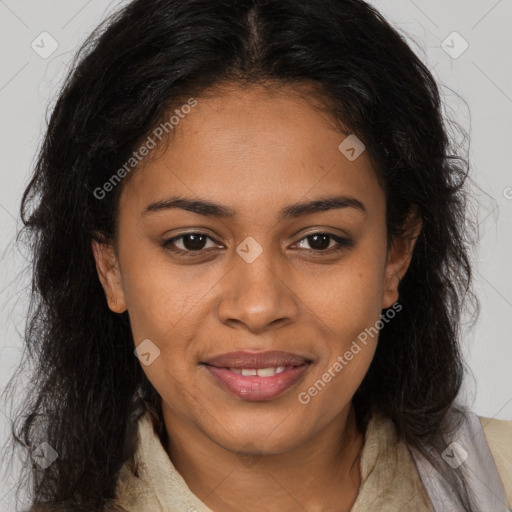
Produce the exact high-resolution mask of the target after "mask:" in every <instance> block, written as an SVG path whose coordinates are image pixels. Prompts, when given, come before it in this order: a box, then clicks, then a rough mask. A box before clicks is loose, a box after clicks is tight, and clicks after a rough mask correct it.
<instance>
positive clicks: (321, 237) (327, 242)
mask: <svg viewBox="0 0 512 512" xmlns="http://www.w3.org/2000/svg"><path fill="white" fill-rule="evenodd" d="M304 241H307V243H308V245H309V248H310V250H312V251H317V252H329V253H330V252H333V251H331V250H330V249H332V248H333V247H334V251H337V250H341V249H343V248H344V247H352V246H353V245H354V244H353V242H352V241H351V240H349V239H347V238H342V237H339V236H336V235H333V234H331V233H313V234H310V235H308V236H305V237H304V238H303V239H302V240H300V241H299V242H298V243H299V245H300V244H303V243H304ZM331 242H334V244H333V245H331ZM336 244H337V245H338V247H336ZM305 248H306V249H307V247H305Z"/></svg>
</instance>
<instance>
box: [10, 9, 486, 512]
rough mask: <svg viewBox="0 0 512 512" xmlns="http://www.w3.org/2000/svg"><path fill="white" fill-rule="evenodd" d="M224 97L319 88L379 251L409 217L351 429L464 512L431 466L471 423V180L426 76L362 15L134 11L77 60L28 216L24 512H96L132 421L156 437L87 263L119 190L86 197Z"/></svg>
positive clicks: (450, 475) (148, 394)
mask: <svg viewBox="0 0 512 512" xmlns="http://www.w3.org/2000/svg"><path fill="white" fill-rule="evenodd" d="M227 83H237V84H238V85H244V84H248V85H250V84H255V83H259V84H263V85H267V86H268V87H279V86H292V87H293V86H296V85H300V84H311V85H313V86H314V89H312V90H314V91H316V92H315V93H314V94H315V95H316V96H317V98H321V99H322V100H324V102H325V103H324V104H325V105H328V106H329V107H328V109H329V113H330V115H331V117H332V119H334V120H335V121H337V122H340V126H343V127H345V128H346V129H348V130H350V133H354V134H356V135H357V137H359V138H360V139H361V140H362V141H363V142H364V144H365V146H366V150H367V152H368V154H369V155H370V157H371V159H372V161H373V162H375V165H376V168H377V169H378V177H379V180H380V181H381V183H382V184H383V185H384V190H385V193H386V202H387V212H386V221H387V229H388V244H391V243H392V242H393V240H394V239H396V238H397V237H405V236H407V232H406V230H405V226H406V219H407V218H408V214H409V213H410V212H411V211H414V210H415V211H417V213H418V215H419V217H420V218H421V221H422V231H421V233H420V235H419V238H418V239H417V242H416V246H415V249H414V253H413V257H412V261H411V264H410V267H409V270H408V272H407V273H406V275H405V276H404V278H403V279H402V281H401V282H400V285H399V295H400V304H401V305H402V307H403V312H402V313H401V314H400V315H397V316H396V318H395V319H394V320H393V321H392V322H389V323H388V324H387V325H385V327H383V328H382V330H381V332H380V335H379V343H378V347H377V351H376V354H375V357H374V360H373V362H372V364H371V366H370V368H369V371H368V372H367V374H366V376H365V378H364V380H363V382H362V384H361V386H360V387H359V389H358V390H357V392H356V394H355V395H354V397H353V403H354V407H355V410H356V417H357V421H358V424H359V425H360V427H361V428H364V427H365V425H366V424H367V422H368V419H369V417H370V416H371V414H373V412H375V411H379V412H381V413H383V414H384V415H385V416H387V417H389V418H391V419H392V420H393V422H394V424H395V425H396V428H397V432H398V435H399V437H400V439H403V440H404V441H405V442H406V443H407V444H408V446H410V447H412V448H414V449H417V450H419V451H420V452H421V453H423V454H424V455H425V456H426V457H428V458H429V460H431V462H432V464H434V466H435V467H436V468H437V469H438V470H439V471H440V472H441V474H443V475H444V477H445V478H446V479H447V481H448V482H449V484H450V485H451V487H452V489H454V490H455V492H456V494H457V496H458V497H459V499H460V502H461V506H463V507H464V510H467V511H471V512H475V511H476V509H475V508H474V505H473V504H472V499H471V495H470V493H469V491H468V488H467V485H466V483H465V482H466V480H465V477H464V473H463V470H462V467H461V468H459V469H457V470H452V469H450V470H449V471H448V470H447V469H445V468H446V464H444V462H442V461H440V457H439V454H440V452H442V451H443V450H444V448H445V447H446V445H447V444H448V443H447V439H448V437H449V435H450V433H451V432H453V429H454V428H455V427H456V425H458V423H459V422H460V420H461V417H462V413H463V412H465V410H466V409H465V408H464V407H463V406H462V405H461V404H459V403H458V399H457V397H458V394H459V390H460V387H461V383H462V380H463V375H464V363H463V361H462V357H461V353H460V348H459V336H460V325H461V316H462V312H463V310H464V308H465V307H466V306H467V305H468V304H470V305H472V306H473V310H474V311H476V313H477V315H478V310H479V305H478V300H477V298H476V297H475V295H474V293H473V292H472V289H471V283H472V270H471V268H472V267H471V259H470V245H471V244H472V243H473V240H472V236H471V234H472V233H471V229H470V228H471V227H474V224H472V221H471V220H470V216H469V213H470V212H469V208H468V197H469V195H468V191H467V178H468V173H469V165H468V162H467V159H466V158H464V157H463V156H461V155H460V154H459V149H458V147H455V144H454V141H453V140H452V137H451V135H450V133H451V131H450V128H451V127H453V126H458V125H456V124H455V123H454V122H453V121H447V119H446V118H445V116H444V115H443V111H442V107H443V105H442V101H441V98H440V92H439V88H438V85H437V84H436V81H435V79H434V78H433V76H432V74H431V72H430V71H429V70H428V68H427V67H426V66H425V64H423V63H422V62H421V60H420V59H419V58H418V56H417V55H416V54H415V53H414V51H413V50H412V49H411V47H410V46H409V44H408V43H407V42H406V39H405V38H404V37H403V36H402V35H400V34H399V32H398V31H397V30H396V29H395V28H393V27H392V26H391V25H390V24H389V23H388V22H387V21H386V20H385V19H384V17H383V16H382V15H381V14H380V13H379V12H377V11H376V10H375V9H374V8H373V7H371V6H370V5H368V4H367V3H365V2H364V1H362V0H216V1H212V0H135V1H132V2H130V3H129V4H127V5H126V6H125V7H123V8H121V9H119V10H118V11H116V12H115V13H114V14H112V15H111V16H110V17H109V18H107V19H106V20H105V21H104V22H103V23H102V24H101V25H100V26H99V27H98V28H97V29H96V30H95V31H94V32H93V33H92V34H91V35H90V37H89V38H88V39H87V41H86V42H85V43H84V44H83V46H82V47H81V48H80V50H79V51H78V53H77V54H76V56H75V60H74V61H73V64H72V67H71V70H70V71H69V74H68V76H67V78H66V80H65V82H64V85H63V87H62V90H61V91H60V93H59V95H58V98H57V100H56V103H55V105H54V107H53V109H52V113H51V117H50V119H49V121H48V129H47V133H46V136H45V138H44V141H43V143H42V146H41V149H40V153H39V156H38V160H37V164H36V166H35V171H34V174H33V176H32V178H31V180H30V182H29V184H28V186H27V188H26V190H25V193H24V196H23V199H22V204H21V217H22V220H23V223H24V227H23V229H22V230H21V231H20V233H19V240H20V241H22V242H24V243H25V244H26V246H28V247H29V249H30V253H31V254H32V256H33V261H32V265H33V281H32V291H31V302H30V308H29V316H28V320H27V324H26V331H25V343H26V349H25V356H24V358H23V362H22V364H23V365H28V364H29V363H30V364H32V365H33V366H34V371H33V373H32V380H31V382H30V384H29V389H28V392H27V395H26V397H25V398H24V403H23V406H22V409H20V411H19V413H18V414H17V416H16V419H15V421H14V422H13V426H12V434H13V438H14V440H13V443H12V444H13V445H14V446H17V447H19V446H21V447H23V449H24V450H25V452H29V451H31V450H33V449H34V447H36V446H38V445H39V444H40V443H41V442H42V441H47V442H48V443H49V444H50V445H51V446H52V447H53V448H54V449H55V450H56V451H57V453H58V454H59V457H58V459H57V460H56V461H55V462H54V463H53V464H52V465H51V466H50V467H48V468H47V469H44V470H43V469H41V468H40V467H38V466H37V465H36V464H32V467H31V468H29V469H28V470H27V475H26V476H27V477H29V478H30V484H31V485H30V488H31V496H32V498H33V504H34V505H37V506H38V507H41V508H37V510H49V508H45V506H48V507H49V506H51V504H59V505H61V506H64V507H67V508H65V510H73V511H86V510H87V511H89V510H90V511H100V510H102V509H103V508H104V506H105V505H106V504H107V503H108V501H109V499H112V498H113V497H114V495H115V486H116V479H117V476H118V474H119V471H120V468H121V466H122V465H123V463H124V462H125V461H126V460H128V459H129V458H130V457H131V456H132V455H133V453H134V449H135V437H134V436H135V432H136V430H135V425H136V421H135V420H136V419H137V418H138V417H139V416H140V414H142V413H143V412H144V411H150V412H151V413H152V414H153V415H154V418H155V421H156V424H157V425H159V428H160V429H163V421H162V417H161V408H160V397H159V396H158V394H157V393H156V391H155V389H154V388H153V387H152V385H151V383H150V382H149V381H148V379H147V378H146V376H145V374H144V372H143V371H142V369H141V366H140V363H139V361H138V359H137V358H136V357H135V356H134V353H133V351H134V341H133V338H132V334H131V331H130V325H129V321H128V313H127V312H125V313H123V314H115V313H113V312H112V311H110V310H109V308H108V307H107V304H106V300H105V294H104V291H103V289H102V287H101V285H100V282H99V279H98V276H97V272H96V267H95V261H94V258H93V254H92V250H91V240H93V239H94V240H98V241H105V240H110V241H112V240H113V241H115V239H116V229H117V228H116V226H117V206H118V199H119V194H120V191H121V190H122V184H121V185H120V186H118V187H116V188H115V190H113V191H112V193H110V194H108V195H107V196H106V198H104V199H102V200H98V199H97V197H95V194H94V191H95V190H97V188H98V187H101V186H102V185H103V184H104V183H105V182H107V181H108V180H109V179H110V178H111V176H112V175H113V173H114V172H115V170H116V169H119V168H120V167H121V166H122V165H123V163H124V162H126V161H127V159H128V158H129V157H130V155H131V154H132V152H133V151H134V149H136V148H137V145H138V144H139V143H140V141H141V140H143V139H144V138H146V137H147V136H148V134H150V133H151V132H152V130H154V128H155V127H156V126H158V125H159V123H160V122H161V120H162V119H164V117H165V116H166V114H167V113H168V112H169V111H171V110H172V109H174V108H176V107H178V106H180V105H182V102H183V98H190V97H198V96H200V95H201V94H205V93H208V92H211V91H215V87H216V86H221V85H223V84H227ZM341 123H342V124H341ZM448 123H451V125H450V126H449V125H448ZM134 172H137V170H134ZM477 315H476V316H477ZM452 411H453V414H452ZM160 434H162V432H161V431H160ZM427 443H428V444H429V445H430V446H433V447H434V450H433V451H432V450H430V449H427ZM29 460H30V459H29ZM34 510H35V508H34ZM59 510H61V509H59Z"/></svg>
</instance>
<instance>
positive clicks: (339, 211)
mask: <svg viewBox="0 0 512 512" xmlns="http://www.w3.org/2000/svg"><path fill="white" fill-rule="evenodd" d="M196 100H197V105H196V106H195V107H193V108H191V109H190V112H189V113H188V114H186V115H183V114H182V116H181V117H182V119H180V121H179V124H178V125H177V126H176V127H175V128H174V130H173V137H172V139H171V143H170V145H169V147H168V149H167V150H166V151H165V152H164V153H162V154H159V155H153V156H154V157H155V158H152V159H151V160H150V161H148V162H147V166H146V167H145V168H143V169H140V170H136V171H134V175H133V176H132V177H131V179H130V180H129V181H128V182H127V183H126V184H125V186H124V188H123V191H122V194H121V197H120V204H119V236H118V252H117V260H116V256H115V255H114V254H113V252H112V250H111V248H109V247H106V248H105V247H104V248H103V250H101V249H102V248H101V247H100V246H98V245H97V244H95V243H94V244H93V247H94V248H95V257H96V260H97V263H98V272H99V275H100V279H101V281H102V283H103V285H104V287H105V290H106V294H107V296H108V297H109V298H115V300H116V301H117V304H115V305H113V304H111V305H110V307H111V309H112V310H114V311H117V312H122V311H124V310H125V309H127V310H128V313H129V318H130V323H131V328H132V331H133V337H134V340H135V344H136V345H137V346H138V345H139V344H141V343H144V344H143V345H141V348H140V349H139V352H140V353H139V354H138V355H139V358H140V359H141V362H142V363H143V365H142V367H143V369H144V371H145V372H146V374H147V376H148V378H149V380H150V381H151V383H152V384H153V386H154V387H155V389H156V390H157V391H158V393H159V394H160V395H161V397H162V406H163V409H164V415H165V417H166V418H167V419H169V420H170V423H171V425H172V424H173V422H174V424H175V425H176V426H177V428H178V426H179V425H181V426H186V428H187V429H188V430H189V431H190V430H192V431H194V432H200V433H202V434H204V435H205V436H206V437H207V438H208V439H210V440H212V441H214V442H215V443H216V444H218V445H220V446H222V447H224V448H226V449H228V450H231V451H233V452H237V451H239V450H240V449H241V447H243V446H244V445H248V444H250V445H252V446H256V447H257V449H258V451H259V452H261V453H282V452H285V451H287V450H291V449H293V448H294V447H295V446H300V445H301V444H303V443H305V442H306V441H307V440H308V439H310V438H311V437H312V436H314V435H315V434H316V433H318V432H319V431H321V430H322V429H324V428H325V427H327V425H328V424H330V423H331V422H333V421H335V420H336V419H337V418H342V417H344V415H345V414H346V413H347V411H348V410H349V407H350V404H351V398H352V396H353V394H354V393H355V391H356V390H357V388H358V386H359V385H360V383H361V381H362V380H363V377H364V376H365V374H366V372H367V370H368V367H369V365H370V362H371V360H372V358H373V355H374V352H375V348H376V340H377V336H375V335H374V336H373V337H372V336H371V335H369V336H368V338H367V340H368V342H367V343H366V344H363V343H360V342H358V345H359V348H360V350H359V351H357V352H356V350H354V348H353V347H354V345H353V342H354V341H355V340H357V339H358V335H360V334H361V333H363V332H365V330H368V329H370V328H372V327H374V326H375V325H376V324H377V323H378V320H379V318H380V314H381V310H382V308H387V307H390V306H391V305H392V304H393V303H394V302H395V301H396V300H397V299H398V294H397V285H398V278H399V277H400V278H401V277H402V276H403V275H404V273H405V271H406V269H407V265H408V263H409V259H410V252H411V249H412V246H411V244H406V243H402V244H397V245H396V247H395V248H393V249H392V250H391V251H390V253H389V255H388V253H387V250H386V224H385V211H386V202H385V195H384V192H383V190H382V189H381V188H380V186H379V183H378V181H377V178H376V174H375V172H374V170H373V169H372V167H371V164H370V160H369V158H368V155H367V154H366V152H364V151H363V152H362V153H361V154H360V155H359V156H357V154H358V152H359V151H360V150H361V149H362V148H361V147H360V146H357V141H355V143H354V141H353V139H348V141H346V142H345V145H346V146H347V147H345V146H342V147H341V149H340V148H339V146H340V144H341V143H342V142H343V141H344V140H345V138H346V135H344V134H341V133H340V132H338V131H336V130H335V129H334V128H333V127H332V126H331V125H330V123H329V122H328V120H327V119H326V117H325V116H323V115H322V114H320V113H319V112H318V111H317V110H315V109H314V108H313V107H312V106H310V105H309V104H308V103H307V102H306V101H305V100H304V99H301V98H300V97H298V96H297V95H294V94H293V92H292V91H291V90H289V89H282V90H281V91H280V92H272V93H271V92H269V91H268V90H265V89H262V88H260V87H256V86H253V87H251V88H250V89H247V90H244V91H243V92H242V91H240V90H237V89H224V91H223V92H222V93H221V92H219V94H218V95H217V96H215V97H209V98H201V97H198V98H196ZM186 110H187V111H188V109H186ZM354 144H356V145H354ZM351 147H353V148H354V149H355V152H353V151H351V150H350V148H351ZM355 157H357V158H355ZM178 197H179V198H181V199H183V200H184V201H187V202H188V201H207V202H209V203H214V204H215V205H217V206H215V207H203V208H201V211H202V213H201V211H199V210H198V211H190V210H187V209H186V208H182V207H179V205H175V206H174V207H171V205H170V204H167V206H166V205H165V203H166V202H170V201H172V200H173V199H176V198H178ZM342 198H345V199H343V200H340V199H342ZM327 200H332V203H331V207H328V206H329V205H327V206H326V205H324V207H323V208H322V207H319V206H318V205H320V203H318V205H317V206H315V202H317V201H318V202H320V201H327ZM336 201H337V202H336ZM183 204H185V203H182V205H183ZM305 204H310V206H308V207H302V206H300V207H299V206H298V205H305ZM150 205H153V206H150ZM227 211H229V212H230V213H231V215H220V214H219V213H226V212H227ZM191 233H192V234H194V233H195V234H201V235H203V237H198V236H197V235H196V236H195V237H194V236H190V234H191ZM318 233H320V234H322V233H324V234H329V236H330V237H325V236H317V237H315V236H314V235H315V234H318ZM187 234H188V236H187ZM180 235H183V236H182V237H181V238H176V239H175V241H174V242H168V241H169V239H171V238H174V237H179V236H180ZM336 237H338V238H336ZM340 239H341V243H340ZM343 240H345V242H343ZM186 250H189V251H193V254H192V256H190V255H186V254H185V253H184V251H186ZM388 256H389V257H388ZM366 332H368V331H366ZM372 332H374V330H373V331H372ZM144 340H145V341H144ZM148 340H149V341H148ZM351 347H352V349H351ZM270 350H277V351H284V352H288V353H291V354H295V355H298V356H299V359H298V360H297V361H291V360H289V361H287V362H286V361H285V362H284V363H283V362H282V361H281V362H280V360H279V359H272V358H271V359H270V360H260V361H257V362H253V363H251V362H250V361H249V362H247V361H244V360H240V359H239V358H236V357H235V358H234V359H233V360H231V361H228V362H226V361H224V362H222V361H220V363H219V362H217V369H215V368H212V367H211V366H208V365H207V364H205V363H206V362H208V361H211V360H212V358H214V357H216V356H219V355H220V354H226V353H230V352H235V351H246V352H248V353H256V352H262V351H265V352H266V351H270ZM347 351H349V352H351V353H352V357H350V358H347V357H346V356H345V354H346V353H347ZM249 355H250V354H249ZM340 358H342V359H343V361H344V363H341V362H340V361H341V359H340ZM336 362H338V364H336ZM224 364H225V365H227V366H233V367H235V366H238V367H239V368H240V366H241V367H245V368H248V369H252V368H254V367H261V368H263V367H269V366H270V367H273V368H274V371H275V369H276V367H277V366H281V367H282V366H285V368H284V370H283V371H281V370H282V368H280V369H279V370H278V373H276V374H273V373H274V371H272V370H266V371H263V372H260V373H261V376H260V375H240V370H235V371H232V370H229V369H220V368H219V367H220V366H223V365H224ZM251 364H252V366H251ZM340 364H341V366H342V368H341V369H340ZM294 366H299V368H295V369H293V367H294ZM287 372H291V373H287ZM244 373H247V372H244ZM248 373H254V372H248ZM326 374H330V375H331V378H330V379H328V378H326V377H325V375H326ZM263 375H267V376H263ZM266 379H267V380H266ZM224 381H225V382H229V383H230V384H223V383H222V382H224ZM319 381H322V383H323V385H322V383H321V384H320V385H319V384H318V382H319ZM315 383H316V387H315ZM315 389H316V392H315Z"/></svg>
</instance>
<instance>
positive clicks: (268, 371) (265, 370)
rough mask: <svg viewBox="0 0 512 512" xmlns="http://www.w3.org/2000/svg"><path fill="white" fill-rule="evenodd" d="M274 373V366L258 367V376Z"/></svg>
mask: <svg viewBox="0 0 512 512" xmlns="http://www.w3.org/2000/svg"><path fill="white" fill-rule="evenodd" d="M275 374H276V369H275V368H260V369H259V370H258V377H272V375H275Z"/></svg>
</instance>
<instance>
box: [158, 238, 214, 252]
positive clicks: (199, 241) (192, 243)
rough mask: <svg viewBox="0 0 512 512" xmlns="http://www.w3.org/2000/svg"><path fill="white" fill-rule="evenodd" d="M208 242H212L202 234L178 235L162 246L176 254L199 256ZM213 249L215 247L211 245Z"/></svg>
mask: <svg viewBox="0 0 512 512" xmlns="http://www.w3.org/2000/svg"><path fill="white" fill-rule="evenodd" d="M208 240H211V241H212V242H214V240H213V239H212V238H211V237H209V236H208V235H205V234H204V233H184V234H182V235H178V236H175V237H173V238H169V239H168V240H165V242H164V243H163V246H164V248H166V249H169V250H170V251H172V252H174V253H177V254H183V255H189V256H196V255H197V256H199V255H200V254H201V251H203V250H204V249H205V248H206V244H207V242H208ZM180 245H181V246H180ZM210 247H212V246H210ZM213 247H216V246H215V244H213ZM192 253H197V254H192Z"/></svg>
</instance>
